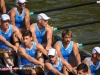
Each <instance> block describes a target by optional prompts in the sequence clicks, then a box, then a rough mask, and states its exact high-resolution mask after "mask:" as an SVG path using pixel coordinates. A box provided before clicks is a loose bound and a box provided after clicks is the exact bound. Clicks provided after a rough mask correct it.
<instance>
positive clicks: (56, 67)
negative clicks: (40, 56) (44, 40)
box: [45, 57, 63, 75]
mask: <svg viewBox="0 0 100 75" xmlns="http://www.w3.org/2000/svg"><path fill="white" fill-rule="evenodd" d="M47 61H48V62H50V60H47ZM52 66H53V68H55V69H56V70H58V71H59V72H62V69H63V65H62V62H61V58H60V57H58V65H57V66H55V65H52ZM45 75H55V74H54V73H52V72H50V71H48V72H45Z"/></svg>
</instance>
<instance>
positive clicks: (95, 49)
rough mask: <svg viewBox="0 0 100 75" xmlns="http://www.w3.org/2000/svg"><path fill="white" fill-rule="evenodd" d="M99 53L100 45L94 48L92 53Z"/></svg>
mask: <svg viewBox="0 0 100 75" xmlns="http://www.w3.org/2000/svg"><path fill="white" fill-rule="evenodd" d="M95 53H98V54H100V47H94V48H93V50H92V54H95Z"/></svg>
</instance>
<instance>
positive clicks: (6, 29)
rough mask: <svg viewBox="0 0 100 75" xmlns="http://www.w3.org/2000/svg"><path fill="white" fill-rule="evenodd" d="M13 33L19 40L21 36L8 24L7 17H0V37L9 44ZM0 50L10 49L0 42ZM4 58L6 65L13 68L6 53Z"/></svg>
mask: <svg viewBox="0 0 100 75" xmlns="http://www.w3.org/2000/svg"><path fill="white" fill-rule="evenodd" d="M13 33H15V34H16V37H18V38H19V39H20V40H21V36H22V35H21V33H20V31H19V30H18V28H17V27H16V26H13V25H11V24H10V17H9V15H7V14H2V15H1V27H0V36H3V37H4V38H5V39H6V40H7V41H8V42H10V41H11V37H12V35H13ZM0 48H4V49H6V50H9V49H10V48H9V47H8V46H7V45H5V44H4V43H3V42H0ZM4 58H5V60H6V62H7V63H8V65H10V66H14V64H13V62H12V61H11V60H10V57H9V55H8V53H4Z"/></svg>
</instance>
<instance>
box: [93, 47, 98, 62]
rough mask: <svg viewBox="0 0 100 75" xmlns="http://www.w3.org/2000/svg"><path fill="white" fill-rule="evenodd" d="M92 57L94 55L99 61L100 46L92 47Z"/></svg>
mask: <svg viewBox="0 0 100 75" xmlns="http://www.w3.org/2000/svg"><path fill="white" fill-rule="evenodd" d="M92 57H94V58H95V59H96V60H97V61H100V47H94V48H93V50H92Z"/></svg>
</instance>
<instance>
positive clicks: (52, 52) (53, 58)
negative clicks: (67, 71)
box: [48, 48, 57, 64]
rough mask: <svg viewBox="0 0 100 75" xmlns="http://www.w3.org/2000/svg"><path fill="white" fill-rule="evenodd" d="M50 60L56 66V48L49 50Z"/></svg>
mask: <svg viewBox="0 0 100 75" xmlns="http://www.w3.org/2000/svg"><path fill="white" fill-rule="evenodd" d="M48 56H49V60H50V62H51V63H52V64H54V63H55V62H56V60H57V51H56V49H54V48H51V49H49V51H48Z"/></svg>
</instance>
